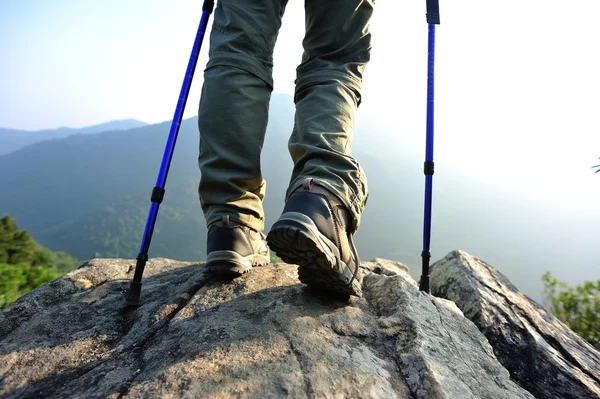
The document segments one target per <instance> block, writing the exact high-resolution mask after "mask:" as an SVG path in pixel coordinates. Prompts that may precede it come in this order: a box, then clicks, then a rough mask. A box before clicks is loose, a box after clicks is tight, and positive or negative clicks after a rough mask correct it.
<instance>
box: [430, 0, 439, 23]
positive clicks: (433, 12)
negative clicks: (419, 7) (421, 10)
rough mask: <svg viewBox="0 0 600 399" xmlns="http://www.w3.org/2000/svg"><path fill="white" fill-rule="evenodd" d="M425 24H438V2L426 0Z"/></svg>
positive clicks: (437, 0) (436, 0)
mask: <svg viewBox="0 0 600 399" xmlns="http://www.w3.org/2000/svg"><path fill="white" fill-rule="evenodd" d="M427 23H428V24H436V25H439V24H440V4H439V0H427Z"/></svg>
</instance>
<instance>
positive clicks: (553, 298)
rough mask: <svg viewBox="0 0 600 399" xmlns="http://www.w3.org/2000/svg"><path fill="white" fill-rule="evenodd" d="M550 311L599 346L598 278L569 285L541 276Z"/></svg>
mask: <svg viewBox="0 0 600 399" xmlns="http://www.w3.org/2000/svg"><path fill="white" fill-rule="evenodd" d="M542 280H543V282H544V294H545V295H546V296H547V298H548V299H549V300H550V303H551V308H550V311H551V312H552V313H553V314H554V315H555V316H556V317H557V318H558V319H559V320H561V321H563V322H564V323H565V324H566V325H567V326H569V328H570V329H571V330H573V331H575V332H576V333H577V334H579V335H580V336H581V337H582V338H583V339H585V340H586V341H588V342H589V343H590V344H592V345H593V346H594V347H595V348H597V349H600V280H598V281H596V282H593V281H584V282H583V283H582V284H579V285H577V286H576V287H571V286H569V285H568V284H567V283H565V282H563V281H559V280H557V279H555V278H554V277H552V276H551V275H550V273H549V272H547V273H546V274H544V276H543V277H542Z"/></svg>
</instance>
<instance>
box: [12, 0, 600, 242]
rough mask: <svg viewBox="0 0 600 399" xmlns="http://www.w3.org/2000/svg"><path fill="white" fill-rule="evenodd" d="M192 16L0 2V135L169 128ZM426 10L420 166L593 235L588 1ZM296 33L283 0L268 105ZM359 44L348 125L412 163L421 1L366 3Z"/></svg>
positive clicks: (164, 7) (110, 2) (594, 102)
mask: <svg viewBox="0 0 600 399" xmlns="http://www.w3.org/2000/svg"><path fill="white" fill-rule="evenodd" d="M201 7H202V1H191V0H177V1H167V0H145V1H141V0H138V1H118V0H106V1H103V2H91V1H76V0H56V1H53V2H47V1H43V0H21V1H17V0H12V1H10V0H9V1H2V2H1V3H0V54H1V57H2V58H1V60H2V62H1V63H0V127H9V128H22V129H42V128H55V127H59V126H70V127H82V126H89V125H93V124H97V123H101V122H106V121H109V120H115V119H123V118H135V119H139V120H143V121H145V122H150V123H154V122H162V121H165V120H169V119H171V118H172V116H173V112H174V109H175V104H176V101H177V97H178V94H179V90H180V87H181V81H182V79H183V75H184V72H185V67H186V65H187V62H188V58H189V52H190V49H191V46H192V42H193V39H194V36H195V32H196V29H197V26H198V22H199V20H200V14H201ZM440 11H441V22H442V24H441V25H440V26H439V27H438V29H437V46H436V50H437V57H436V116H435V118H436V119H435V120H436V141H435V160H436V164H440V165H443V164H453V165H455V166H457V167H459V168H462V169H463V170H464V171H465V173H468V174H470V175H472V176H474V177H475V178H477V179H480V180H481V181H482V182H483V181H486V182H492V183H493V184H494V185H498V186H502V187H503V188H505V189H506V190H509V191H513V192H515V193H519V195H523V196H528V195H531V196H534V197H537V198H541V199H543V200H544V201H545V202H546V203H547V204H551V205H552V206H554V207H556V208H557V209H559V208H565V207H569V208H572V209H575V210H576V211H578V212H581V213H582V214H584V215H589V221H590V224H589V225H588V226H586V228H585V229H584V230H585V231H595V232H596V234H597V232H598V230H600V201H599V199H600V174H596V175H594V174H593V173H592V170H591V169H590V167H591V166H592V165H595V164H598V163H600V161H599V160H598V157H600V117H599V116H600V96H599V93H600V74H599V73H598V71H600V57H599V56H598V48H600V46H599V44H598V39H599V38H600V31H599V29H598V27H597V26H596V25H597V24H596V23H595V22H594V21H595V18H597V16H598V15H600V2H599V1H597V0H572V1H569V2H564V1H557V0H549V1H548V0H547V1H542V0H530V1H526V2H524V1H517V0H506V1H502V2H481V1H474V0H463V1H460V0H459V1H452V2H449V1H445V0H441V4H440ZM211 22H212V19H211ZM303 29H304V20H303V2H302V1H299V0H290V1H289V4H288V7H287V11H286V15H285V17H284V21H283V28H282V31H281V33H280V36H279V41H278V44H277V47H276V52H275V71H274V75H275V76H274V78H275V92H278V93H288V94H292V92H293V82H294V78H295V67H296V65H297V64H298V62H299V61H300V57H301V40H302V36H303ZM372 31H373V38H374V49H373V56H372V61H371V63H370V64H369V66H368V67H367V69H366V72H365V82H364V83H365V92H364V102H363V105H362V106H361V110H360V112H359V120H360V118H361V117H363V118H366V117H367V116H369V117H376V118H378V119H379V122H380V123H381V124H386V125H387V126H388V127H389V126H392V127H393V130H395V131H397V137H394V138H393V139H392V138H390V139H389V140H390V141H393V142H394V143H396V142H399V143H403V144H404V145H405V146H406V147H405V148H399V154H401V151H412V150H414V151H420V152H423V150H424V142H425V137H424V134H425V94H426V61H427V59H426V58H427V24H426V22H425V1H424V0H423V1H420V2H398V1H391V0H389V1H382V0H379V1H377V4H376V10H375V17H374V20H373V22H372ZM207 50H208V41H207V40H205V43H204V45H203V48H202V55H201V58H200V61H199V63H198V68H197V73H196V78H195V81H194V84H193V86H192V91H191V93H190V97H189V101H188V106H187V110H186V113H185V117H186V118H187V117H191V116H194V115H195V114H196V111H197V106H198V99H199V93H200V87H201V83H202V69H203V68H204V65H205V64H206V61H207V57H206V54H207ZM370 134H374V135H375V134H377V131H373V132H371V133H370ZM385 140H387V138H386V139H385ZM385 140H384V141H385ZM396 140H398V141H396ZM586 217H587V216H586ZM582 231H583V230H582ZM599 246H600V242H599Z"/></svg>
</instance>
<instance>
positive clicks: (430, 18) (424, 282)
mask: <svg viewBox="0 0 600 399" xmlns="http://www.w3.org/2000/svg"><path fill="white" fill-rule="evenodd" d="M427 23H428V24H429V36H428V41H427V42H428V51H427V53H428V54H427V141H426V146H425V165H424V173H425V217H424V221H423V252H421V258H422V261H423V270H422V274H421V282H420V284H419V289H420V290H421V291H425V292H427V293H429V261H430V260H431V252H430V244H431V207H432V204H431V203H432V194H433V172H434V163H433V115H434V113H433V87H434V85H433V81H434V79H433V78H434V61H435V25H437V24H439V23H440V11H439V3H438V0H427Z"/></svg>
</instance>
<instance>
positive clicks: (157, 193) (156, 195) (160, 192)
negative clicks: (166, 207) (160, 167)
mask: <svg viewBox="0 0 600 399" xmlns="http://www.w3.org/2000/svg"><path fill="white" fill-rule="evenodd" d="M164 197H165V189H164V188H160V187H154V188H153V189H152V195H151V196H150V201H152V202H157V203H159V204H160V203H162V200H163V198H164Z"/></svg>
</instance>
